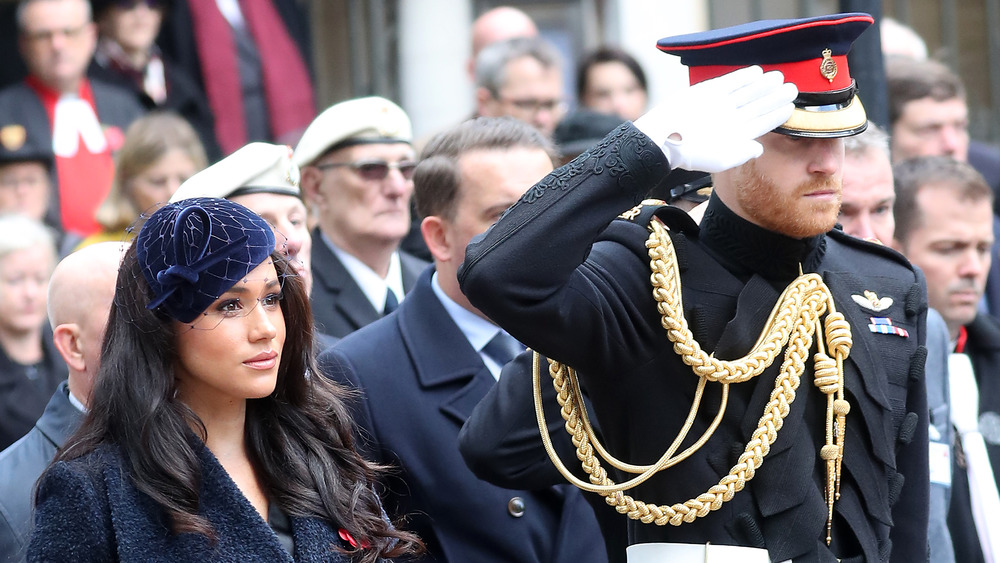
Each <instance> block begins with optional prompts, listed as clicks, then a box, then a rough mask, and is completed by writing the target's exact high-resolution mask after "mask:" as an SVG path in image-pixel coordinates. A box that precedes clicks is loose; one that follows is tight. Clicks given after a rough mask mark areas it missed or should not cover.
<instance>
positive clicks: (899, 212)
mask: <svg viewBox="0 0 1000 563" xmlns="http://www.w3.org/2000/svg"><path fill="white" fill-rule="evenodd" d="M894 175H895V183H896V198H897V199H896V205H895V209H894V211H895V215H896V242H895V243H894V244H895V246H896V247H897V248H898V249H899V250H900V251H901V252H902V253H903V254H905V255H906V257H907V258H909V259H910V261H911V262H913V264H914V265H916V266H919V267H920V269H921V270H923V272H924V274H925V275H926V276H927V294H928V300H929V302H930V305H931V307H934V308H935V309H937V310H938V311H940V313H941V316H942V317H944V320H945V323H946V324H947V325H948V331H949V337H950V338H951V342H952V347H953V351H954V352H956V353H960V354H966V355H968V356H969V358H970V360H971V362H972V368H973V375H974V377H975V381H976V385H977V387H978V395H979V402H978V404H977V403H976V401H975V398H974V396H972V394H970V393H965V396H963V395H961V394H959V393H957V392H956V393H952V396H951V406H952V420H955V414H956V411H957V413H958V414H961V413H963V412H966V411H971V412H972V413H973V414H974V415H975V417H974V418H975V419H976V420H977V422H978V427H979V432H980V434H981V435H982V438H983V440H984V441H985V443H986V449H987V451H988V453H989V459H990V461H989V463H990V464H991V465H992V472H987V471H983V470H982V468H979V469H980V474H987V475H990V474H991V475H992V476H993V486H994V487H995V486H996V483H997V481H998V479H1000V414H998V413H1000V377H998V376H997V370H998V369H1000V323H998V322H997V320H996V319H995V318H993V317H992V316H991V315H986V314H983V313H981V312H979V311H978V308H977V305H978V303H979V300H980V299H981V298H982V296H983V291H984V289H985V288H986V278H987V275H988V273H989V272H990V264H991V263H992V262H994V260H995V257H994V256H993V252H992V251H991V248H992V247H993V244H994V240H993V236H994V235H993V212H992V207H993V192H992V190H991V189H990V187H989V186H988V185H987V184H986V181H985V180H984V179H983V177H982V176H981V175H980V174H978V173H977V172H976V171H975V170H974V169H973V168H972V166H971V165H969V164H967V163H964V162H958V161H956V160H953V159H950V158H947V157H941V156H937V157H923V158H918V159H911V160H907V161H904V162H901V163H899V164H897V165H896V166H895V168H894ZM952 377H955V376H954V375H953V376H952ZM952 389H953V390H955V391H961V389H958V388H956V387H953V388H952ZM977 409H978V410H977ZM956 426H957V425H956ZM962 430H963V429H962V428H961V427H960V428H959V431H960V433H961V431H962ZM963 446H964V444H963V442H962V440H961V438H960V439H959V440H958V441H957V442H956V444H955V452H954V455H953V456H952V457H953V460H954V463H953V467H954V468H953V471H952V487H951V489H952V493H951V506H950V511H949V514H948V525H949V529H950V530H951V535H952V543H953V544H954V546H955V560H956V561H963V562H965V561H968V562H970V563H976V562H979V561H988V560H990V559H991V558H990V557H986V558H984V554H983V549H982V547H981V544H980V540H981V539H984V538H982V536H983V535H984V534H986V533H987V532H985V531H984V530H982V529H978V530H977V528H979V527H980V526H983V525H984V523H985V522H984V521H981V520H979V519H977V518H975V517H974V510H973V503H972V496H973V495H975V496H983V495H986V494H989V492H988V491H977V490H975V489H974V487H973V485H974V484H973V483H972V482H971V480H970V479H969V477H968V471H967V467H968V465H967V460H966V456H965V455H964V447H963ZM994 494H995V493H994ZM995 516H996V517H1000V514H998V515H995ZM997 555H1000V553H994V554H993V558H995V557H996V556H997Z"/></svg>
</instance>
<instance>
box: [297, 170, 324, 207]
mask: <svg viewBox="0 0 1000 563" xmlns="http://www.w3.org/2000/svg"><path fill="white" fill-rule="evenodd" d="M322 179H323V171H322V170H320V169H319V168H316V167H315V166H303V167H302V169H301V170H300V171H299V188H301V189H302V199H304V200H305V201H306V207H312V206H313V205H317V204H319V202H320V201H321V200H322V198H323V195H322V194H321V193H320V192H319V184H320V181H321V180H322Z"/></svg>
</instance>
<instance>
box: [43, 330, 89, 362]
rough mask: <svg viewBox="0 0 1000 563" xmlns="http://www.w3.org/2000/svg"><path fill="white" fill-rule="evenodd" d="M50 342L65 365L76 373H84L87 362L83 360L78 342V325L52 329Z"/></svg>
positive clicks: (80, 345) (80, 344)
mask: <svg viewBox="0 0 1000 563" xmlns="http://www.w3.org/2000/svg"><path fill="white" fill-rule="evenodd" d="M52 340H53V342H54V343H55V345H56V350H59V355H60V356H62V358H63V360H64V361H65V362H66V365H67V366H69V367H70V369H73V370H75V371H78V372H83V371H86V369H87V362H86V361H85V360H84V359H83V349H82V343H81V342H80V325H78V324H76V323H66V324H61V325H59V326H57V327H55V328H54V329H52Z"/></svg>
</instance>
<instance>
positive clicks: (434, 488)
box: [320, 268, 605, 563]
mask: <svg viewBox="0 0 1000 563" xmlns="http://www.w3.org/2000/svg"><path fill="white" fill-rule="evenodd" d="M432 273H433V268H428V269H426V270H425V271H424V272H423V274H421V276H420V279H419V280H418V281H417V285H416V286H415V287H414V289H413V291H412V292H411V293H410V294H409V295H408V296H407V297H406V299H405V300H403V302H402V303H401V304H400V306H399V309H398V310H397V311H396V313H394V314H392V315H389V316H387V317H385V318H383V319H381V320H379V321H376V322H374V323H372V324H370V325H368V326H366V327H364V328H362V329H361V330H358V331H357V332H355V333H353V334H351V335H350V336H348V337H347V338H344V339H343V340H341V341H340V342H339V343H338V344H337V345H336V346H334V347H333V348H332V349H330V350H328V351H327V352H326V353H324V354H323V355H322V356H321V357H320V361H321V367H322V369H323V371H324V373H327V374H329V375H330V376H332V377H334V378H335V379H337V380H339V381H340V382H341V383H346V384H348V385H353V386H355V387H357V388H358V390H359V391H360V394H361V397H360V400H359V401H357V403H356V404H355V405H354V410H353V413H354V417H355V421H356V422H357V423H358V426H359V427H360V429H361V432H362V436H361V438H360V440H359V449H360V450H362V451H367V452H368V454H369V456H370V457H371V458H373V459H375V460H376V461H379V462H381V463H388V464H393V465H395V466H398V467H399V469H398V479H395V480H390V481H388V482H387V486H388V489H389V491H388V493H387V494H386V495H383V498H385V501H386V505H387V509H388V510H389V512H390V513H396V514H399V515H407V516H408V517H409V520H408V524H407V527H408V528H409V529H411V530H412V531H414V532H416V533H417V534H418V535H419V536H420V537H421V538H422V539H423V540H424V542H425V543H426V544H427V547H428V552H429V554H430V558H429V559H431V560H435V561H449V562H453V563H464V562H466V561H470V562H471V561H475V562H476V563H490V562H495V563H508V562H512V561H517V562H518V563H531V562H538V563H542V562H547V563H589V562H597V561H604V557H605V555H604V544H603V542H602V541H601V537H600V531H599V530H598V528H597V523H596V521H595V520H594V516H593V512H592V511H591V509H590V508H589V507H588V506H587V504H586V501H584V500H583V497H582V496H581V494H580V492H579V491H578V490H576V489H574V488H572V487H569V486H568V485H561V486H558V487H543V488H540V489H538V490H512V489H506V488H502V487H498V486H495V485H491V484H489V483H487V482H485V481H482V480H480V479H478V478H477V477H476V476H475V475H474V474H473V473H472V472H471V471H470V470H469V468H468V467H466V465H465V462H464V461H463V460H462V457H461V455H460V453H459V451H458V433H459V429H461V427H462V424H463V423H464V422H465V421H466V419H467V418H468V417H469V414H470V413H471V412H472V410H473V408H475V406H476V404H477V403H478V402H479V401H480V400H481V399H482V398H483V396H484V395H485V394H486V393H487V392H488V391H489V390H490V389H491V388H492V387H493V386H494V385H495V384H496V380H495V379H494V377H493V375H492V374H491V373H490V371H489V369H488V368H487V367H486V365H485V363H483V360H482V358H481V357H480V356H479V353H478V352H477V351H476V350H475V349H473V347H472V345H471V344H469V341H468V339H467V338H466V337H465V335H464V334H463V333H462V332H461V330H460V329H459V328H458V326H457V325H456V324H455V322H454V321H453V320H452V318H451V316H450V315H449V314H448V313H447V311H446V310H445V308H444V306H443V305H441V302H440V300H438V298H437V296H436V295H435V294H434V290H433V288H432V286H431V275H432Z"/></svg>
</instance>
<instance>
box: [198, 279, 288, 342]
mask: <svg viewBox="0 0 1000 563" xmlns="http://www.w3.org/2000/svg"><path fill="white" fill-rule="evenodd" d="M242 281H243V283H244V284H246V283H248V282H251V281H258V280H251V279H244V280H242ZM259 281H261V282H262V285H263V286H264V291H263V293H262V294H261V295H259V296H256V297H253V296H250V295H239V294H236V293H234V294H230V295H226V296H224V297H222V298H220V299H219V300H217V301H216V302H215V303H213V304H212V305H210V306H209V307H208V309H205V310H204V311H203V312H202V313H201V315H199V316H198V318H196V319H195V320H194V321H191V322H190V323H188V326H189V327H190V328H192V329H197V330H212V329H214V328H216V327H218V326H219V325H220V324H222V322H223V321H226V320H229V319H242V318H243V317H246V316H248V315H250V313H252V312H253V311H254V310H255V309H257V306H258V305H261V306H263V307H264V309H265V310H266V311H269V312H271V311H280V310H281V301H282V300H284V297H285V295H284V292H283V290H284V285H285V276H279V277H278V278H277V280H272V279H271V278H264V279H263V280H259Z"/></svg>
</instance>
